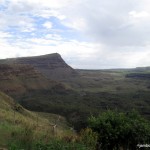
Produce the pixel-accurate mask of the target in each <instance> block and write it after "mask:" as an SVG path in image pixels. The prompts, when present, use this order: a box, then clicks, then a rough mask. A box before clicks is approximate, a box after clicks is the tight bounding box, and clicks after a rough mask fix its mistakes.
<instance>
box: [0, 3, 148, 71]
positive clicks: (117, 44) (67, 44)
mask: <svg viewBox="0 0 150 150" xmlns="http://www.w3.org/2000/svg"><path fill="white" fill-rule="evenodd" d="M0 3H1V4H3V6H5V7H4V8H3V9H1V10H0V49H1V50H0V53H1V56H0V57H1V58H4V57H14V56H29V55H30V56H31V55H41V54H46V53H52V52H58V53H60V54H61V55H62V56H63V57H64V58H65V60H66V61H67V62H68V63H69V64H70V65H72V66H73V67H76V68H118V67H136V66H149V65H150V60H149V57H150V52H149V49H150V36H149V33H150V28H149V26H150V1H148V0H142V1H141V0H132V1H131V0H123V1H120V0H113V1H110V0H105V1H103V0H93V1H90V0H82V1H81V0H59V1H58V0H8V1H6V0H0ZM51 18H53V19H54V18H55V21H53V19H52V20H51ZM38 19H40V20H38ZM55 23H57V25H55ZM39 26H40V27H41V26H43V27H45V29H43V28H42V29H41V28H40V27H39ZM56 27H57V28H56ZM14 28H15V29H14ZM68 30H70V31H71V32H70V33H68ZM6 31H7V32H6ZM58 31H59V32H58ZM28 32H29V33H28ZM30 32H31V37H30V36H29V34H30ZM16 34H18V37H17V38H16ZM71 34H72V35H71ZM19 36H20V37H19Z"/></svg>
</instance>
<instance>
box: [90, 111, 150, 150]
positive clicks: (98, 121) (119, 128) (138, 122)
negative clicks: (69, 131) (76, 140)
mask: <svg viewBox="0 0 150 150" xmlns="http://www.w3.org/2000/svg"><path fill="white" fill-rule="evenodd" d="M89 127H90V128H91V129H92V130H93V131H95V132H97V133H98V145H99V146H98V147H99V148H98V149H100V148H102V149H105V150H114V149H115V150H119V149H120V148H123V149H124V150H126V149H131V150H134V149H137V145H138V144H147V143H148V144H149V142H150V122H149V121H148V120H146V119H144V118H143V117H141V116H140V115H139V114H138V113H137V112H136V111H132V112H129V113H119V112H117V111H110V110H108V111H107V112H104V113H102V114H101V115H99V116H98V117H93V116H92V117H90V118H89Z"/></svg>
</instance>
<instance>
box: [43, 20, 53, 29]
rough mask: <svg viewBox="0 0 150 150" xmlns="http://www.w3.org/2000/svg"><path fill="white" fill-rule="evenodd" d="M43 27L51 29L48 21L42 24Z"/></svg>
mask: <svg viewBox="0 0 150 150" xmlns="http://www.w3.org/2000/svg"><path fill="white" fill-rule="evenodd" d="M43 26H44V27H45V28H47V29H51V28H52V27H53V25H52V23H51V22H50V21H47V22H45V23H44V24H43Z"/></svg>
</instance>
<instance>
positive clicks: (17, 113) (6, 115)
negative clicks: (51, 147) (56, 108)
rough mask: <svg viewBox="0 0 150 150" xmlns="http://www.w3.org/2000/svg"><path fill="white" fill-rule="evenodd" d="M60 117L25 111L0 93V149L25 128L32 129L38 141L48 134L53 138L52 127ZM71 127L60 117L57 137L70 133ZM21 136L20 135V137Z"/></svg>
mask: <svg viewBox="0 0 150 150" xmlns="http://www.w3.org/2000/svg"><path fill="white" fill-rule="evenodd" d="M57 118H58V115H54V114H49V113H47V114H45V113H40V114H38V113H34V112H31V111H28V110H26V109H24V108H23V107H22V106H21V105H19V104H17V103H15V102H14V100H13V99H12V98H10V97H9V96H7V95H5V94H4V93H2V92H0V147H5V146H6V145H7V144H8V141H9V140H11V139H13V137H12V135H13V133H15V132H20V134H22V133H21V132H22V131H23V129H24V128H26V127H30V128H32V130H33V132H34V138H35V139H38V138H40V137H41V136H42V135H43V136H44V134H45V136H46V135H47V133H48V134H49V136H50V137H53V136H54V135H53V133H52V126H51V124H53V123H54V120H56V119H57ZM68 129H69V127H68V126H67V122H66V120H65V118H63V117H62V116H60V120H59V122H58V128H57V135H58V136H63V134H66V133H69V132H70V131H69V130H68ZM19 136H20V135H19Z"/></svg>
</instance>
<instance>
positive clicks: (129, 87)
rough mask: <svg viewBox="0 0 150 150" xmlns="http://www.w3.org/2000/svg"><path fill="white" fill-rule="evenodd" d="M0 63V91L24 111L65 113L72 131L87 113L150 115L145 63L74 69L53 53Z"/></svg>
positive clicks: (149, 70) (83, 122) (149, 88)
mask: <svg viewBox="0 0 150 150" xmlns="http://www.w3.org/2000/svg"><path fill="white" fill-rule="evenodd" d="M0 64H1V65H2V66H3V67H4V66H5V69H1V71H0V72H1V74H2V77H1V79H2V80H0V89H1V90H3V91H4V92H6V93H7V94H9V95H12V96H13V98H15V99H16V100H17V101H18V102H19V103H20V104H21V105H23V106H24V107H25V108H27V109H29V110H34V111H43V112H48V113H55V114H60V115H63V116H65V117H66V118H67V120H68V121H69V122H70V123H71V124H72V125H73V126H75V128H76V129H79V130H80V129H81V127H85V126H86V121H87V118H88V117H89V116H90V115H91V114H99V113H101V112H103V111H105V110H107V109H118V110H119V111H125V112H128V111H130V110H132V109H136V110H138V111H139V112H140V113H141V114H142V115H144V116H145V117H147V118H150V78H149V74H150V69H149V67H145V68H133V69H108V70H75V69H73V68H71V67H70V66H68V65H67V64H66V63H65V62H64V60H63V59H62V58H61V56H60V55H59V54H50V55H44V56H36V57H26V58H16V59H14V58H12V59H5V60H0ZM1 65H0V66H1ZM23 66H24V67H25V68H23ZM3 67H2V68H3ZM7 67H8V68H11V69H6V68H7ZM6 70H7V71H6ZM9 70H11V71H9ZM12 70H13V71H12ZM17 70H19V74H18V72H17ZM16 72H17V73H16ZM35 76H36V77H35ZM6 77H7V78H6ZM5 78H6V79H5ZM10 79H11V80H10ZM52 79H53V80H52ZM16 84H17V85H16ZM14 87H15V88H14ZM17 87H18V88H17ZM8 89H9V90H8ZM11 89H13V90H11ZM14 89H16V90H15V94H12V93H13V92H11V91H14Z"/></svg>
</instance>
